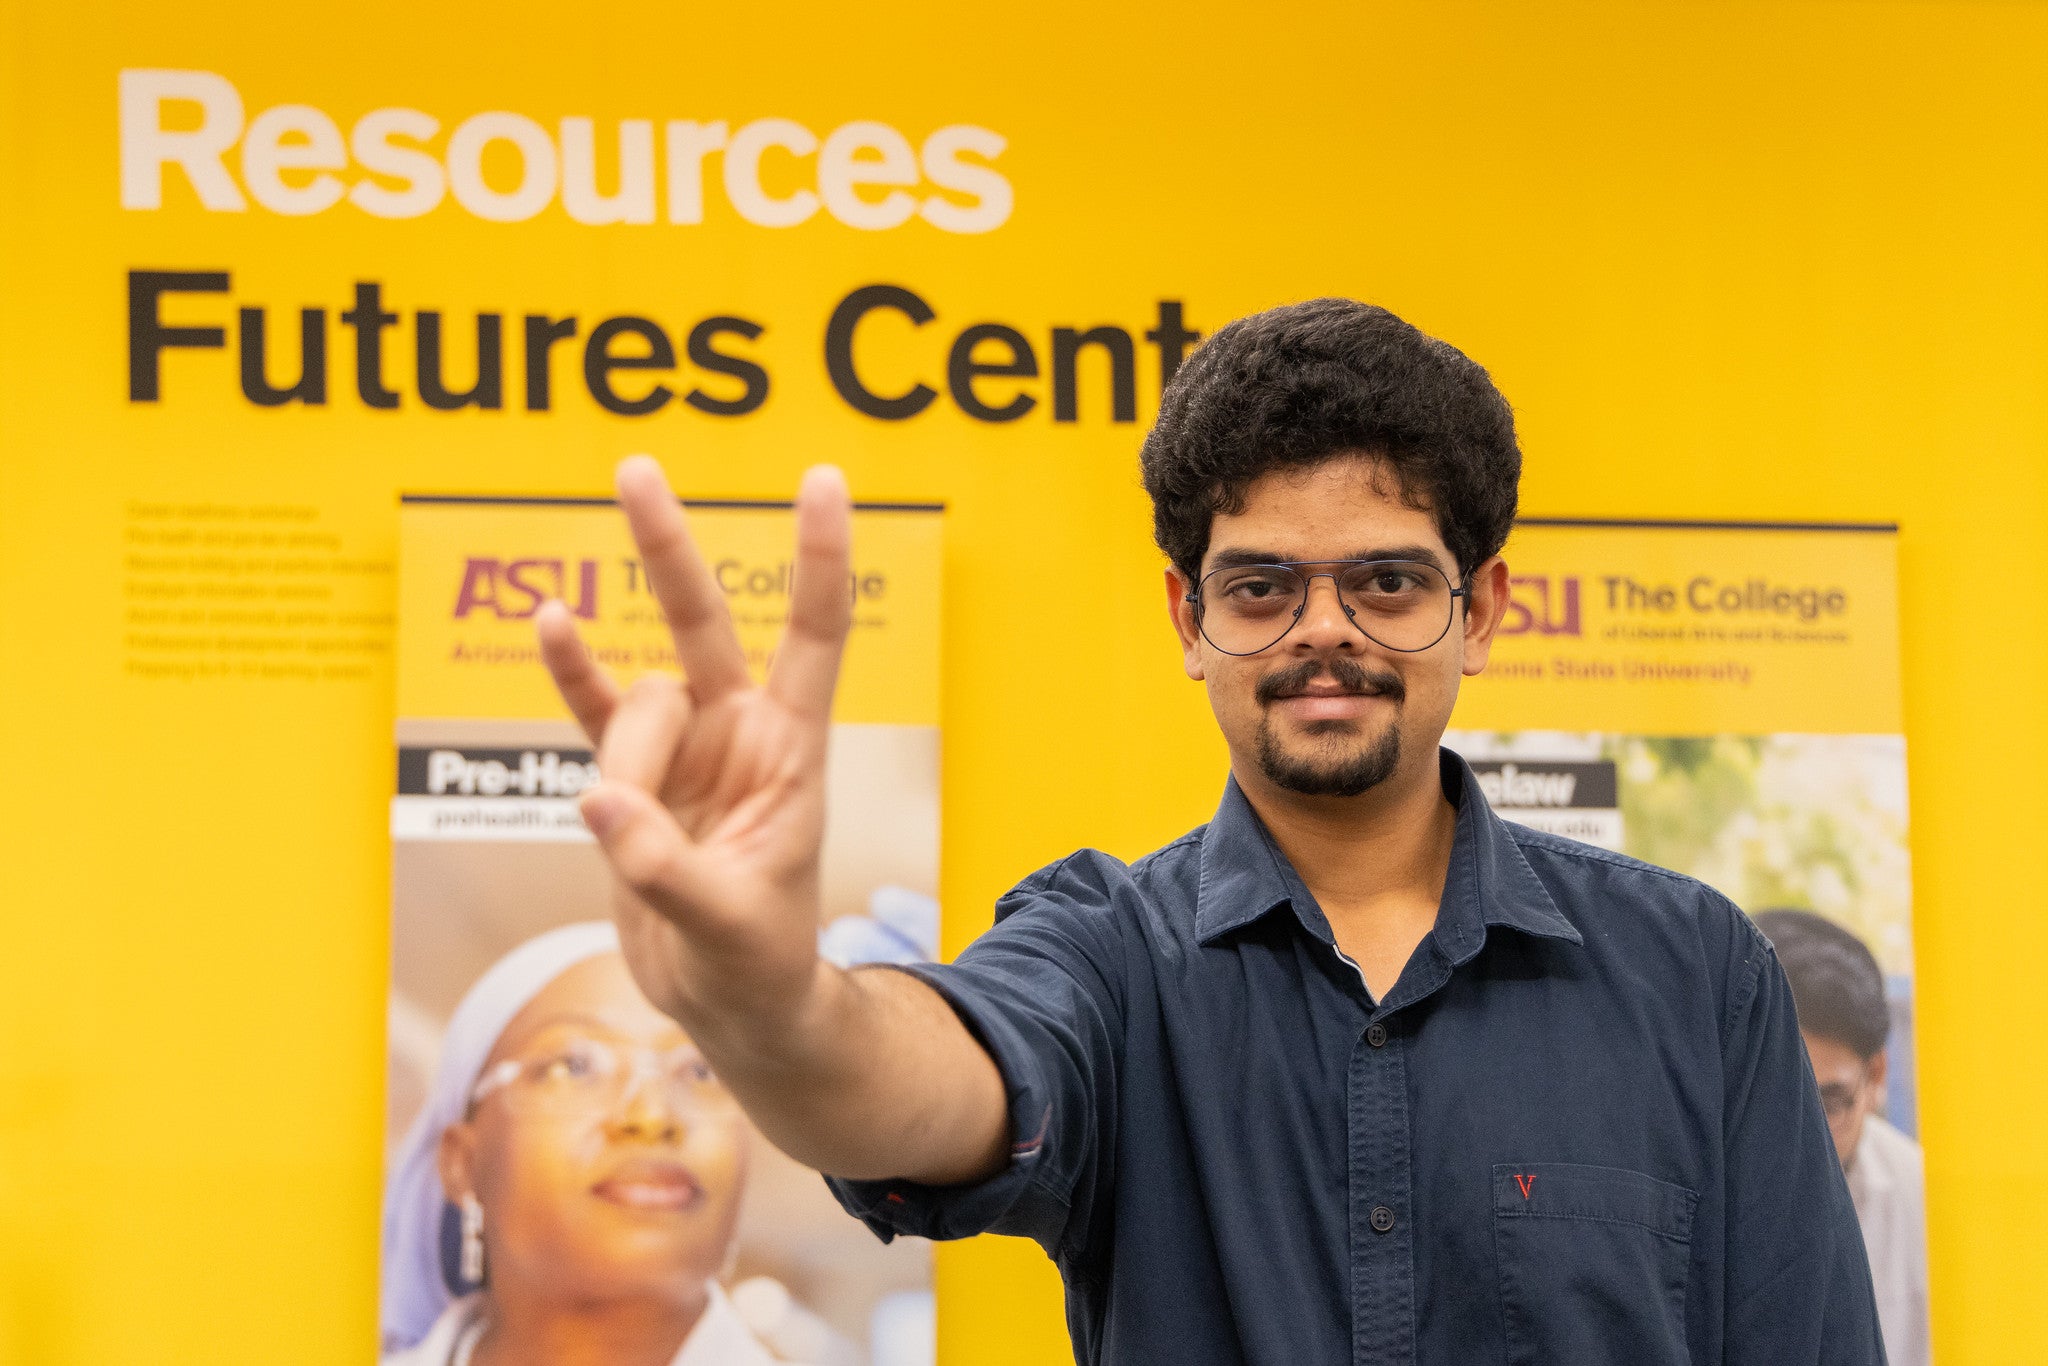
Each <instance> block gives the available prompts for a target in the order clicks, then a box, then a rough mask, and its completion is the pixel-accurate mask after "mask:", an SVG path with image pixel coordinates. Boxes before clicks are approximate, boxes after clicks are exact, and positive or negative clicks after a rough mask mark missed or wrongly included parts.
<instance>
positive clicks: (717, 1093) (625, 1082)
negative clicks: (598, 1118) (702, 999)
mask: <svg viewBox="0 0 2048 1366" xmlns="http://www.w3.org/2000/svg"><path fill="white" fill-rule="evenodd" d="M641 1076H646V1077H648V1078H649V1079H650V1080H653V1081H655V1082H658V1083H660V1084H661V1086H662V1087H663V1090H664V1092H665V1094H666V1095H667V1096H668V1098H669V1099H670V1101H671V1102H672V1103H674V1104H676V1105H677V1106H679V1107H682V1108H687V1109H694V1110H704V1109H711V1108H715V1107H718V1106H722V1105H726V1104H729V1103H730V1101H731V1093H730V1092H728V1091H727V1090H726V1089H725V1087H724V1085H723V1084H722V1083H721V1082H720V1081H719V1080H718V1079H717V1078H716V1077H715V1076H713V1075H712V1073H711V1069H710V1067H709V1066H707V1065H706V1064H705V1062H704V1059H703V1058H702V1057H701V1056H700V1055H699V1054H698V1053H697V1051H696V1050H695V1049H694V1048H677V1049H672V1050H669V1051H667V1052H657V1051H656V1050H654V1049H651V1048H639V1047H633V1046H630V1045H625V1044H619V1043H613V1042H609V1041H606V1040H603V1039H590V1038H578V1039H570V1040H565V1041H563V1042H560V1043H557V1044H553V1045H550V1046H548V1047H546V1048H544V1049H542V1050H540V1051H539V1052H537V1053H535V1054H534V1055H533V1056H532V1057H528V1058H516V1059H508V1060H507V1061H506V1062H503V1063H500V1064H499V1065H498V1067H497V1068H494V1069H493V1070H492V1071H491V1072H490V1073H488V1074H486V1075H485V1077H484V1079H483V1081H482V1082H481V1083H480V1084H479V1086H478V1088H477V1098H478V1099H481V1098H482V1097H483V1096H485V1095H488V1094H490V1093H491V1092H492V1091H495V1090H499V1089H502V1090H503V1091H504V1093H505V1099H506V1102H507V1103H508V1104H510V1105H512V1106H514V1107H517V1108H523V1109H537V1110H584V1109H604V1108H608V1107H610V1106H613V1105H616V1104H618V1102H619V1101H620V1100H621V1099H623V1098H624V1097H625V1095H626V1093H627V1091H628V1089H629V1088H630V1087H631V1085H632V1084H633V1082H634V1081H635V1080H636V1079H637V1078H639V1077H641Z"/></svg>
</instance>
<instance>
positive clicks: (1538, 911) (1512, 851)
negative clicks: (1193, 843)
mask: <svg viewBox="0 0 2048 1366" xmlns="http://www.w3.org/2000/svg"><path fill="white" fill-rule="evenodd" d="M1438 761H1439V763H1440V764H1441V772H1442V775H1443V783H1444V792H1445V794H1446V795H1447V796H1449V797H1450V798H1451V800H1452V801H1453V802H1455V803H1456V804H1457V807H1458V825H1457V830H1456V832H1455V833H1454V834H1453V836H1452V838H1451V863H1450V868H1449V870H1448V872H1447V875H1446V876H1445V878H1444V895H1443V901H1442V903H1441V905H1440V906H1439V907H1438V910H1437V922H1436V928H1435V930H1434V931H1432V936H1433V937H1434V938H1435V940H1436V942H1437V945H1438V947H1439V948H1440V949H1442V951H1443V952H1444V955H1445V956H1446V957H1447V958H1449V959H1450V961H1451V962H1452V963H1453V964H1458V963H1463V962H1464V961H1466V960H1467V959H1469V958H1470V957H1472V955H1474V954H1476V953H1478V952H1479V948H1480V945H1482V944H1483V943H1485V942H1486V927H1488V926H1491V925H1505V926H1507V927H1508V928H1510V929H1514V930H1519V931H1521V932H1522V933H1524V934H1533V935H1538V936H1541V937H1543V938H1546V939H1562V940H1565V941H1567V942H1569V943H1573V944H1580V943H1584V942H1585V941H1584V939H1583V938H1581V936H1580V934H1579V932H1578V930H1577V929H1575V928H1573V926H1572V923H1571V921H1569V920H1567V919H1565V917H1564V913H1563V912H1562V911H1560V910H1558V908H1557V903H1556V902H1555V901H1553V900H1552V899H1551V896H1550V893H1549V891H1548V890H1547V889H1545V887H1544V886H1543V883H1542V882H1541V881H1540V880H1539V879H1538V878H1537V876H1536V873H1535V871H1534V870H1533V869H1531V868H1530V867H1529V861H1528V859H1526V858H1524V857H1523V856H1522V850H1521V846H1520V845H1518V844H1517V843H1516V842H1515V837H1514V835H1513V833H1512V832H1511V831H1509V830H1508V828H1507V825H1506V823H1505V822H1504V821H1502V820H1501V818H1500V817H1499V816H1496V815H1495V814H1494V813H1493V808H1492V807H1490V806H1488V805H1487V803H1486V797H1485V795H1484V794H1483V793H1481V792H1480V790H1479V784H1478V781H1477V780H1476V779H1475V778H1474V777H1473V776H1472V769H1471V767H1470V766H1469V765H1467V764H1466V762H1465V761H1464V759H1462V758H1460V757H1459V756H1458V755H1457V754H1454V753H1453V752H1451V751H1450V750H1447V749H1445V750H1439V751H1438ZM1282 906H1287V907H1291V908H1292V909H1293V911H1294V913H1295V915H1296V917H1297V918H1298V919H1299V920H1300V921H1301V923H1302V926H1303V928H1305V929H1307V930H1308V931H1309V933H1311V934H1313V935H1315V936H1316V937H1317V938H1319V939H1321V940H1323V941H1324V942H1326V943H1328V942H1332V939H1333V936H1332V935H1331V932H1330V927H1329V922H1328V921H1327V920H1325V919H1324V918H1323V913H1322V909H1321V908H1320V907H1319V906H1317V905H1316V903H1315V898H1314V897H1313V896H1311V895H1310V894H1309V891H1308V888H1307V887H1306V886H1305V885H1304V884H1303V883H1302V881H1301V879H1300V877H1299V876H1298V875H1297V874H1296V873H1295V871H1294V869H1293V867H1292V866H1291V865H1290V864H1289V863H1288V862H1287V856H1286V855H1285V854H1283V853H1281V852H1280V846H1279V845H1277V844H1275V843H1274V842H1273V837H1272V836H1271V835H1270V834H1268V833H1267V831H1266V827H1265V823H1264V822H1262V821H1261V820H1260V819H1259V816H1258V813H1257V812H1255V811H1253V810H1252V804H1251V802H1250V800H1249V799H1247V798H1246V797H1245V795H1244V791H1243V789H1241V788H1240V787H1238V785H1237V779H1236V778H1234V777H1233V778H1231V779H1230V780H1229V781H1228V782H1227V783H1226V784H1225V785H1224V788H1223V801H1222V804H1221V805H1220V806H1218V807H1217V808H1216V817H1215V819H1214V820H1211V821H1210V822H1209V825H1208V828H1207V829H1206V830H1205V831H1204V832H1203V834H1202V874H1201V886H1200V890H1199V891H1198V892H1197V894H1196V902H1195V937H1196V939H1197V940H1198V941H1199V942H1201V943H1204V944H1207V943H1210V942H1212V941H1213V940H1215V939H1217V938H1220V937H1221V936H1223V935H1226V934H1229V933H1230V932H1231V931H1233V930H1237V929H1242V928H1243V927H1244V926H1246V925H1249V924H1251V923H1252V922H1253V921H1255V920H1259V919H1262V918H1263V917H1264V916H1266V915H1267V914H1269V913H1270V912H1272V911H1275V910H1278V909H1279V908H1280V907H1282Z"/></svg>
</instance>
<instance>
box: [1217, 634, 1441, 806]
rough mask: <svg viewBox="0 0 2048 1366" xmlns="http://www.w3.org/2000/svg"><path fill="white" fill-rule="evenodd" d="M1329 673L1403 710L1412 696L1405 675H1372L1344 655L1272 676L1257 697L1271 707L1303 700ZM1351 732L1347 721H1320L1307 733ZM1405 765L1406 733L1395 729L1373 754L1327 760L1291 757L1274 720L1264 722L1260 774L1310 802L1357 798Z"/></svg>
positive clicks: (1372, 749) (1351, 688)
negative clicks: (1403, 737)
mask: <svg viewBox="0 0 2048 1366" xmlns="http://www.w3.org/2000/svg"><path fill="white" fill-rule="evenodd" d="M1325 672H1327V673H1328V674H1329V675H1330V676H1331V677H1332V678H1334V679H1336V680H1337V684H1338V686H1339V687H1341V688H1343V689H1344V690H1345V691H1346V692H1349V693H1356V694H1361V695H1363V694H1376V695H1378V696H1381V697H1385V698H1387V699H1388V700H1390V701H1391V702H1393V703H1394V705H1395V707H1396V708H1397V709H1398V708H1399V706H1400V704H1401V700H1402V698H1403V697H1404V696H1406V694H1407V691H1408V690H1407V688H1406V687H1404V686H1403V685H1402V683H1401V678H1400V675H1398V674H1393V673H1385V672H1374V673H1370V674H1369V673H1367V672H1366V671H1365V670H1364V669H1362V668H1360V667H1359V666H1358V665H1357V664H1356V663H1354V662H1353V661H1352V660H1349V659H1347V658H1345V657H1344V656H1342V655H1338V656H1336V657H1335V658H1332V659H1329V660H1320V659H1305V660H1303V661H1301V663H1299V664H1297V665H1295V666H1294V667H1292V668H1288V669H1282V670H1279V671H1278V672H1276V673H1272V674H1268V675H1267V676H1266V677H1264V678H1262V679H1260V680H1259V684H1258V688H1257V691H1256V693H1255V696H1256V697H1257V698H1258V701H1259V703H1260V704H1261V705H1262V706H1270V705H1271V704H1272V703H1273V702H1275V701H1277V700H1278V699H1280V698H1283V697H1295V696H1299V695H1301V693H1302V692H1303V691H1304V690H1305V689H1306V688H1307V687H1308V686H1309V684H1310V683H1312V682H1314V681H1315V679H1317V678H1318V677H1320V676H1321V675H1322V674H1323V673H1325ZM1350 728H1351V723H1350V722H1347V721H1318V722H1314V723H1312V724H1311V725H1309V726H1308V727H1307V728H1306V729H1307V730H1308V733H1309V734H1311V735H1333V734H1342V733H1345V732H1347V731H1349V730H1350ZM1400 765H1401V732H1400V729H1399V728H1398V727H1397V726H1395V725H1393V724H1391V723H1389V724H1388V726H1387V728H1386V730H1385V731H1384V732H1383V733H1382V734H1381V735H1380V737H1379V738H1378V739H1377V740H1374V741H1373V742H1372V744H1371V745H1369V746H1368V747H1367V748H1365V749H1363V750H1360V751H1356V752H1353V753H1351V754H1347V755H1345V756H1343V757H1342V758H1339V759H1334V760H1325V759H1311V758H1307V757H1304V756H1301V755H1296V754H1289V753H1288V752H1287V751H1286V750H1284V749H1283V748H1281V745H1280V741H1279V739H1278V738H1277V737H1276V736H1275V735H1274V734H1273V720H1272V717H1271V715H1270V714H1269V715H1268V716H1267V717H1266V718H1265V719H1264V720H1262V721H1260V722H1259V770H1260V771H1261V772H1262V773H1264V774H1265V775H1266V779H1267V781H1269V782H1271V783H1272V784H1273V785H1274V786H1275V787H1280V788H1285V789H1286V790H1287V791H1289V792H1299V793H1301V794H1302V795H1303V796H1306V797H1356V796H1357V795H1358V794H1359V793H1361V792H1364V791H1366V790H1367V789H1369V788H1374V787H1377V786H1379V785H1380V784H1381V783H1383V782H1385V781H1386V780H1387V779H1388V778H1390V777H1392V776H1393V774H1394V770H1395V769H1397V768H1399V767H1400Z"/></svg>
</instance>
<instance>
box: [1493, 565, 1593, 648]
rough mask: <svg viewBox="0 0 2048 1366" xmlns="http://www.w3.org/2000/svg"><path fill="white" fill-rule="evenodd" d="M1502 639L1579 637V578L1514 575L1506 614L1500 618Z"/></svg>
mask: <svg viewBox="0 0 2048 1366" xmlns="http://www.w3.org/2000/svg"><path fill="white" fill-rule="evenodd" d="M1500 633H1501V634H1502V635H1504V636H1521V635H1539V636H1576V635H1583V634H1584V631H1583V630H1582V629H1581V627H1580V618H1579V576H1578V575H1577V574H1562V575H1558V576H1557V577H1555V578H1553V577H1552V576H1551V575H1549V574H1517V575H1515V576H1513V577H1512V578H1510V579H1509V580H1508V610H1507V615H1506V616H1504V617H1502V618H1501V623H1500Z"/></svg>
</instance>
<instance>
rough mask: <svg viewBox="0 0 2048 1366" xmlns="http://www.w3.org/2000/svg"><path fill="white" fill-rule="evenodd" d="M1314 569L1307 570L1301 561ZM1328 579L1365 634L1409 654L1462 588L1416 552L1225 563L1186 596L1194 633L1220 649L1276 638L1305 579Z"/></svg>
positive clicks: (1303, 598) (1443, 619) (1268, 644)
mask: <svg viewBox="0 0 2048 1366" xmlns="http://www.w3.org/2000/svg"><path fill="white" fill-rule="evenodd" d="M1312 568H1313V569H1316V571H1317V572H1315V573H1312V574H1311V573H1307V572H1305V571H1307V570H1309V569H1312ZM1315 579H1328V580H1329V581H1330V582H1331V584H1332V585H1333V586H1335V588H1336V590H1337V604H1338V606H1340V607H1342V608H1343V609H1344V615H1345V616H1346V617H1347V618H1349V619H1350V622H1351V624H1352V625H1353V626H1355V627H1357V628H1358V630H1359V633H1360V634H1362V635H1363V636H1365V638H1366V639H1368V640H1370V641H1373V642H1374V643H1376V644H1379V645H1382V646H1385V647H1386V648H1387V649H1389V650H1398V651H1400V652H1401V653H1403V654H1414V653H1415V652H1417V651H1419V650H1427V649H1428V648H1429V647H1430V646H1432V645H1434V644H1436V643H1437V642H1438V641H1439V640H1442V639H1443V638H1444V636H1445V635H1446V634H1447V633H1448V632H1449V631H1450V629H1451V612H1452V608H1453V606H1454V605H1455V603H1456V601H1457V599H1459V598H1461V597H1464V596H1465V592H1466V590H1465V589H1462V588H1453V587H1451V581H1450V580H1449V579H1448V578H1446V577H1444V572H1443V571H1442V570H1441V569H1438V568H1437V567H1436V566H1435V565H1433V564H1423V563H1421V562H1420V561H1416V560H1291V561H1287V562H1285V563H1281V564H1242V565H1226V566H1224V567H1223V568H1221V569H1213V570H1211V571H1210V572H1208V573H1207V574H1204V575H1203V576H1202V581H1201V583H1200V584H1198V585H1196V587H1195V591H1194V592H1192V593H1190V594H1188V599H1187V600H1188V601H1189V602H1191V603H1193V604H1194V605H1195V620H1196V623H1197V624H1198V625H1199V626H1200V628H1201V631H1202V638H1203V639H1204V640H1207V641H1208V642H1209V643H1210V644H1211V645H1213V646H1215V647H1216V648H1217V649H1218V650H1220V651H1222V652H1223V653H1224V654H1227V655H1255V654H1258V653H1259V652H1260V651H1261V650H1269V649H1271V648H1272V647H1273V646H1275V645H1278V644H1279V643H1280V640H1281V638H1282V637H1283V636H1285V635H1286V634H1287V633H1288V632H1289V631H1291V630H1293V629H1294V624H1295V623H1296V622H1297V621H1300V620H1301V614H1302V613H1303V612H1304V611H1305V610H1306V609H1307V607H1308V588H1309V583H1310V582H1311V581H1312V580H1315Z"/></svg>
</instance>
